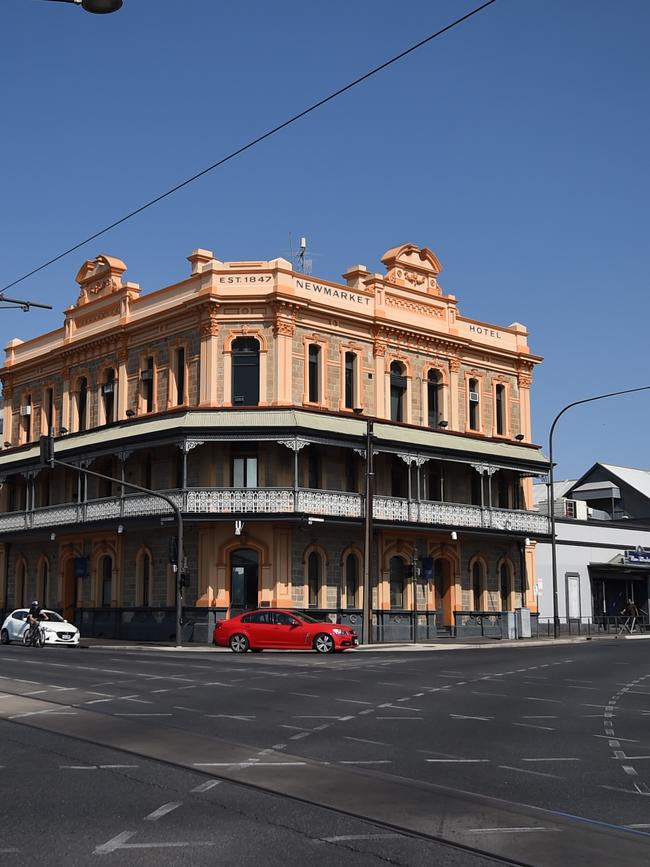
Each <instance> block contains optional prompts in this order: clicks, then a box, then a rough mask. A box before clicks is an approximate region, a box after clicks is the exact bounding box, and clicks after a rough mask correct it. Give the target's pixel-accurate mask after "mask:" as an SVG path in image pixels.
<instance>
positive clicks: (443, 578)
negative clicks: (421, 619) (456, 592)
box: [433, 558, 453, 632]
mask: <svg viewBox="0 0 650 867" xmlns="http://www.w3.org/2000/svg"><path fill="white" fill-rule="evenodd" d="M433 582H434V585H433V586H434V592H435V594H436V598H435V604H436V626H437V627H438V629H440V631H443V632H448V631H449V627H450V626H453V612H452V610H451V574H450V565H449V561H448V560H442V559H440V558H438V559H436V560H434V561H433Z"/></svg>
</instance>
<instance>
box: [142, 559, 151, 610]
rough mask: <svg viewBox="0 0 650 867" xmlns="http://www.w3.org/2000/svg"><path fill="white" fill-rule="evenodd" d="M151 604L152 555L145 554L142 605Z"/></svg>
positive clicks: (143, 560)
mask: <svg viewBox="0 0 650 867" xmlns="http://www.w3.org/2000/svg"><path fill="white" fill-rule="evenodd" d="M150 605H151V557H150V556H149V554H144V555H143V557H142V607H143V608H148V607H149V606H150Z"/></svg>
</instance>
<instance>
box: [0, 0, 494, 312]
mask: <svg viewBox="0 0 650 867" xmlns="http://www.w3.org/2000/svg"><path fill="white" fill-rule="evenodd" d="M493 3H496V0H487V2H486V3H483V4H481V6H477V7H476V8H475V9H472V11H471V12H468V13H467V14H466V15H462V16H461V17H460V18H457V19H456V20H455V21H452V22H451V24H447V26H446V27H443V28H442V29H441V30H437V31H436V32H435V33H432V34H431V35H430V36H427V37H426V38H425V39H421V40H420V41H419V42H416V43H415V45H411V47H410V48H407V49H406V50H404V51H401V52H400V53H399V54H396V55H395V56H394V57H391V58H390V59H389V60H386V61H384V63H381V64H380V65H379V66H375V67H374V69H371V70H370V71H369V72H366V73H365V74H364V75H362V76H360V77H359V78H355V79H354V81H351V82H349V83H348V84H346V85H345V86H344V87H340V88H339V89H338V90H335V91H334V92H333V93H330V94H329V96H326V97H324V98H323V99H319V100H318V102H314V103H313V104H312V105H310V106H309V107H308V108H305V109H303V111H301V112H298V114H294V115H293V117H290V118H289V119H288V120H285V121H283V122H282V123H279V124H278V125H277V126H274V127H273V128H272V129H270V130H268V131H267V132H265V133H263V134H262V135H260V136H258V137H257V138H254V139H252V140H251V141H249V142H248V143H247V144H245V145H242V147H240V148H237V150H234V151H232V152H231V153H229V154H228V155H227V156H225V157H222V158H221V159H220V160H218V161H217V162H216V163H212V165H211V166H207V168H205V169H202V170H201V171H200V172H197V173H196V174H195V175H192V176H191V177H190V178H186V180H184V181H181V182H180V183H179V184H176V186H174V187H171V188H170V189H169V190H167V191H166V192H164V193H161V194H160V195H159V196H156V198H155V199H151V201H149V202H146V203H145V204H144V205H141V206H140V207H139V208H136V209H135V210H134V211H131V212H130V213H128V214H125V216H123V217H120V219H119V220H115V221H114V222H113V223H110V224H109V225H108V226H104V228H103V229H99V231H97V232H94V233H93V234H92V235H89V236H88V237H87V238H84V240H83V241H79V243H77V244H75V245H74V246H72V247H68V249H67V250H64V251H63V252H62V253H59V254H58V256H54V258H52V259H49V260H48V261H47V262H44V263H43V264H42V265H39V266H38V267H37V268H33V269H32V270H31V271H28V272H27V273H26V274H23V276H22V277H18V278H17V279H16V280H14V281H13V282H12V283H8V284H7V285H6V286H5V287H4V288H3V289H0V301H1V300H2V293H3V292H6V291H7V289H11V288H12V286H16V285H17V284H18V283H22V282H23V280H27V278H28V277H32V276H33V275H34V274H38V272H39V271H43V270H44V269H45V268H48V267H49V266H50V265H53V264H54V263H55V262H58V261H59V260H60V259H63V258H64V257H65V256H68V255H70V253H74V252H75V250H78V249H79V248H80V247H83V246H84V245H85V244H88V243H89V242H90V241H94V240H95V239H96V238H99V237H100V236H101V235H104V234H106V232H110V231H111V229H115V228H116V227H117V226H120V225H121V224H122V223H125V222H126V221H127V220H130V219H131V218H132V217H135V216H137V215H138V214H141V213H142V212H143V211H146V210H147V208H151V207H152V206H153V205H156V204H158V202H161V201H162V200H163V199H166V198H167V197H168V196H171V195H172V194H173V193H176V192H178V190H181V189H183V187H186V186H188V185H189V184H191V183H194V181H197V180H198V179H199V178H202V177H203V176H204V175H207V174H208V173H209V172H212V171H214V170H215V169H217V168H219V166H222V165H224V163H227V162H229V161H230V160H232V159H234V158H235V157H237V156H239V155H240V154H243V153H244V152H245V151H247V150H250V149H251V148H252V147H255V145H257V144H259V143H260V142H263V141H264V140H265V139H267V138H270V137H271V136H272V135H275V134H276V133H278V132H280V130H283V129H285V128H286V127H288V126H290V125H291V124H293V123H295V122H296V121H298V120H300V119H301V118H303V117H306V116H307V115H308V114H311V112H312V111H316V109H317V108H321V106H323V105H326V104H327V103H328V102H331V101H332V100H333V99H336V98H337V97H338V96H341V95H342V94H344V93H346V92H347V91H348V90H352V88H353V87H356V86H357V85H359V84H361V83H362V82H364V81H367V79H369V78H371V77H372V76H373V75H376V74H377V73H378V72H381V71H382V70H384V69H387V68H388V67H389V66H392V65H393V63H397V61H398V60H402V58H404V57H406V56H407V55H409V54H412V53H413V52H414V51H417V50H418V49H419V48H422V47H423V46H424V45H427V44H428V43H429V42H431V41H432V40H434V39H436V38H437V37H438V36H442V34H443V33H447V32H448V31H449V30H451V29H452V28H454V27H457V26H458V25H459V24H462V23H463V22H464V21H467V20H468V19H469V18H472V17H473V16H474V15H477V14H478V13H479V12H482V11H483V9H486V8H487V7H488V6H492V4H493Z"/></svg>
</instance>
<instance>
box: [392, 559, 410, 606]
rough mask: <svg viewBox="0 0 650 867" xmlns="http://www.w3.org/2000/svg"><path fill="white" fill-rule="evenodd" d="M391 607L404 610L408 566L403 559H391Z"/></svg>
mask: <svg viewBox="0 0 650 867" xmlns="http://www.w3.org/2000/svg"><path fill="white" fill-rule="evenodd" d="M388 568H389V580H390V607H391V608H404V590H405V586H406V564H405V562H404V560H402V558H401V557H391V558H390V563H389V566H388Z"/></svg>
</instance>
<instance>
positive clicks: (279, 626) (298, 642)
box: [212, 608, 359, 653]
mask: <svg viewBox="0 0 650 867" xmlns="http://www.w3.org/2000/svg"><path fill="white" fill-rule="evenodd" d="M212 640H213V642H214V643H215V644H217V645H218V646H219V647H230V649H231V650H232V651H233V652H234V653H246V651H247V650H252V651H253V653H259V652H260V651H261V650H265V649H267V648H268V649H270V648H274V647H277V648H281V649H282V650H315V651H317V652H318V653H333V652H334V651H337V650H338V651H340V650H345V649H346V648H348V647H356V646H357V645H358V644H359V639H358V637H357V634H356V632H355V631H354V630H353V629H352V627H350V626H341V625H340V624H338V623H323V622H322V621H321V620H316V618H314V617H310V616H309V614H305V613H304V612H302V611H300V612H297V611H287V610H282V609H279V608H262V609H257V610H255V611H245V612H244V613H243V614H238V615H237V616H236V617H231V618H230V619H229V620H220V621H219V622H218V623H217V625H216V626H215V628H214V633H213V635H212Z"/></svg>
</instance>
